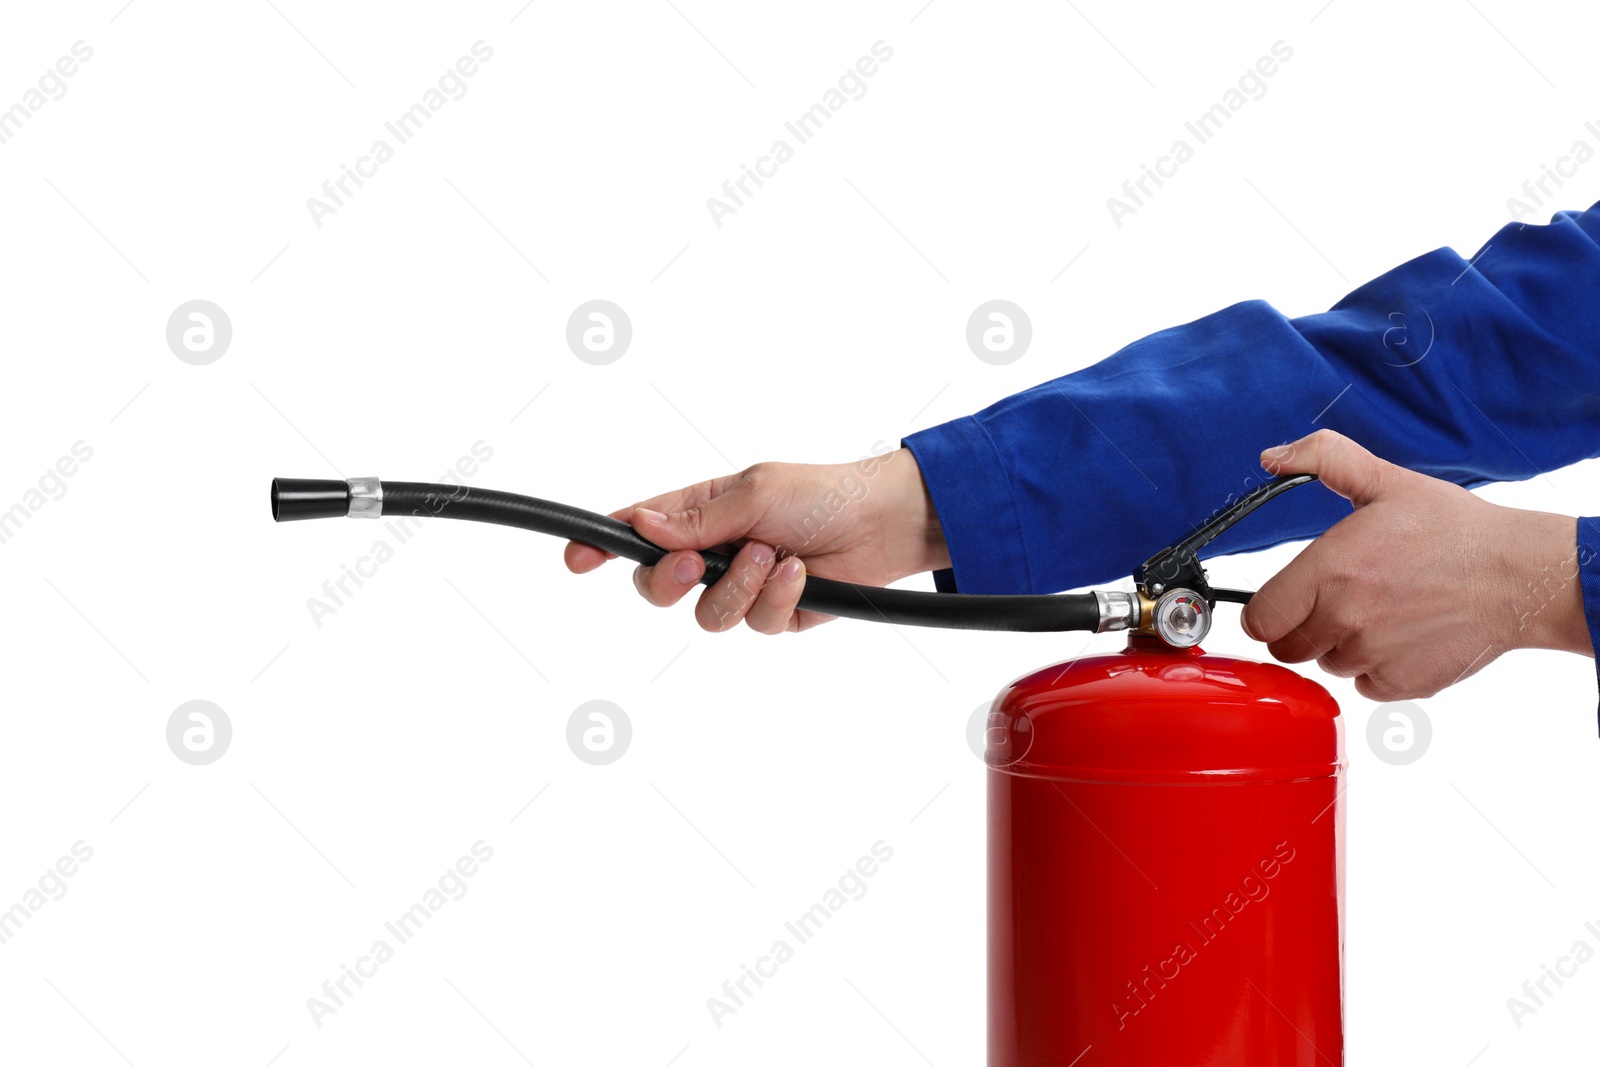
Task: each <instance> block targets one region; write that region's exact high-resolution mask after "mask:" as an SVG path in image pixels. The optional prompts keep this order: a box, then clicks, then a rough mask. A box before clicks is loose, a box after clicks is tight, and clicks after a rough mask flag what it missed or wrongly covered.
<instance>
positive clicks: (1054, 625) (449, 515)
mask: <svg viewBox="0 0 1600 1067" xmlns="http://www.w3.org/2000/svg"><path fill="white" fill-rule="evenodd" d="M382 485H383V514H384V516H385V517H388V516H393V515H415V516H418V517H419V518H428V517H434V518H445V519H465V520H468V521H471V522H488V523H494V524H496V525H499V526H514V527H516V528H517V529H519V530H532V531H534V532H535V533H542V534H549V535H551V536H553V537H561V538H565V539H566V540H569V541H577V542H580V543H582V544H586V545H593V546H594V547H595V548H599V549H603V550H605V551H607V552H612V553H615V554H616V555H618V556H621V557H622V558H624V559H630V560H633V561H634V562H636V563H643V564H646V565H649V564H653V563H655V562H656V561H657V560H659V559H660V558H661V557H662V556H664V555H666V554H667V550H666V549H664V548H662V547H661V546H659V545H656V544H654V543H652V542H650V541H647V540H645V539H644V538H643V537H640V536H639V535H638V534H637V533H636V532H634V529H633V527H632V526H629V525H628V524H627V523H625V522H622V521H621V520H618V519H613V518H609V517H607V516H605V515H597V514H595V513H594V512H592V511H584V510H583V509H582V508H575V507H570V506H568V505H566V504H557V503H555V502H553V501H549V500H540V499H538V498H537V497H531V496H519V495H518V494H516V493H502V492H499V491H497V490H494V489H477V488H472V487H469V486H460V485H443V484H437V483H432V482H390V481H385V482H383V483H382ZM335 486H336V487H338V489H339V490H341V491H342V492H343V493H344V496H343V500H344V506H341V507H340V508H339V509H338V510H337V512H335V511H333V510H331V509H330V506H329V504H328V501H327V499H326V497H325V496H323V495H322V493H323V492H328V491H331V490H332V489H333V487H335ZM348 502H349V491H348V487H347V486H346V484H345V483H344V482H333V481H326V482H317V481H309V482H308V481H301V480H297V479H288V478H280V479H275V480H274V481H273V483H272V517H273V519H274V520H276V521H279V522H283V521H287V520H291V519H302V518H306V519H310V518H324V517H328V516H330V515H333V514H340V515H343V514H345V513H346V510H347V507H348ZM700 557H701V558H702V559H704V560H705V564H706V572H705V575H704V577H702V578H701V579H700V580H701V582H702V583H703V584H706V585H709V584H711V583H712V582H715V581H716V580H717V579H718V578H721V577H722V576H723V575H724V574H726V573H727V570H728V564H729V563H730V562H731V560H730V559H729V557H728V556H725V555H723V554H722V553H720V552H701V553H700ZM800 607H801V608H803V609H805V610H806V611H815V612H818V613H820V614H823V615H837V616H840V617H841V618H847V619H861V620H863V621H866V622H888V623H897V624H901V625H906V626H938V627H944V628H947V629H955V630H1010V631H1020V632H1025V633H1048V632H1055V631H1060V630H1089V631H1093V630H1095V629H1097V628H1098V627H1099V624H1100V607H1099V604H1098V603H1097V602H1096V600H1095V597H1094V594H1093V593H1070V594H1062V595H1058V596H989V595H975V594H968V593H928V592H920V591H916V590H907V589H882V588H879V587H877V586H870V585H855V584H852V583H850V582H838V581H834V580H832V579H829V578H817V577H812V576H808V577H807V578H806V584H805V591H804V592H803V593H802V594H801V596H800Z"/></svg>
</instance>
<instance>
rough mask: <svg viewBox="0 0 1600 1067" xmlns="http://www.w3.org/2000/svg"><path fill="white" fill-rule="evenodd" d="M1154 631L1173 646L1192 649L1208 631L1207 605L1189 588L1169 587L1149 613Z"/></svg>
mask: <svg viewBox="0 0 1600 1067" xmlns="http://www.w3.org/2000/svg"><path fill="white" fill-rule="evenodd" d="M1151 615H1152V621H1153V622H1154V624H1155V630H1156V634H1157V635H1158V636H1159V637H1160V638H1161V640H1163V641H1165V642H1166V643H1167V644H1169V645H1171V646H1172V647H1173V648H1193V647H1194V646H1195V645H1198V644H1199V643H1200V642H1201V641H1203V640H1205V636H1206V634H1208V633H1210V632H1211V605H1210V604H1207V603H1206V600H1205V597H1203V596H1201V595H1200V594H1199V593H1196V592H1195V591H1194V590H1193V589H1169V590H1167V591H1166V592H1165V593H1163V594H1162V595H1161V599H1160V600H1157V601H1156V606H1155V610H1154V611H1153V612H1151Z"/></svg>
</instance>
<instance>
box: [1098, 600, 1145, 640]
mask: <svg viewBox="0 0 1600 1067" xmlns="http://www.w3.org/2000/svg"><path fill="white" fill-rule="evenodd" d="M1094 599H1095V603H1096V604H1098V605H1099V606H1100V625H1099V626H1097V627H1095V631H1094V632H1095V633H1097V634H1103V633H1107V632H1109V631H1112V630H1132V629H1135V628H1137V627H1138V625H1139V597H1138V594H1136V593H1116V592H1105V591H1103V590H1100V589H1096V590H1095V591H1094Z"/></svg>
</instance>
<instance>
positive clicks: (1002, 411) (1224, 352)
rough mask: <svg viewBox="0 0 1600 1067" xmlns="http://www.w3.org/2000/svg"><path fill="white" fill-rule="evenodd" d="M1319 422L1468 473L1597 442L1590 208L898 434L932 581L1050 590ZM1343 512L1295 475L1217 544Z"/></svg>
mask: <svg viewBox="0 0 1600 1067" xmlns="http://www.w3.org/2000/svg"><path fill="white" fill-rule="evenodd" d="M1321 427H1330V428H1332V429H1335V430H1338V431H1339V432H1340V433H1343V434H1344V435H1345V436H1347V437H1350V438H1352V439H1354V440H1356V441H1358V442H1360V443H1361V444H1362V445H1364V446H1365V447H1367V448H1368V449H1370V450H1371V451H1373V452H1374V453H1376V454H1377V455H1379V456H1382V457H1383V458H1385V459H1388V460H1391V461H1392V462H1395V463H1398V464H1400V465H1402V466H1405V467H1409V468H1411V469H1413V470H1418V471H1422V472H1424V473H1426V474H1430V475H1433V476H1435V477H1438V478H1444V479H1447V480H1449V481H1452V482H1456V483H1458V484H1461V485H1467V486H1473V485H1480V484H1483V483H1485V482H1491V481H1505V480H1513V479H1522V478H1528V477H1531V476H1533V475H1534V474H1537V473H1540V472H1543V471H1548V470H1552V469H1554V468H1557V467H1561V466H1565V465H1566V464H1569V463H1573V462H1576V461H1578V460H1581V459H1586V458H1589V457H1592V456H1595V455H1597V454H1600V205H1597V206H1596V207H1592V208H1590V209H1589V210H1588V211H1586V212H1582V213H1578V212H1562V213H1560V214H1558V215H1556V216H1555V217H1554V218H1553V219H1552V220H1551V222H1550V223H1549V224H1548V225H1544V226H1535V225H1525V224H1517V223H1513V224H1511V225H1508V226H1506V227H1504V228H1503V229H1501V230H1500V231H1499V232H1498V233H1497V234H1495V235H1494V237H1493V238H1492V239H1491V240H1490V241H1489V242H1488V243H1487V244H1485V245H1484V246H1483V248H1482V249H1480V250H1479V252H1478V254H1477V255H1475V256H1473V257H1472V259H1471V260H1470V261H1469V260H1465V259H1463V258H1461V256H1459V255H1458V254H1456V253H1455V252H1453V251H1451V250H1450V249H1439V250H1437V251H1434V252H1430V253H1428V254H1427V255H1424V256H1421V257H1419V258H1417V259H1414V260H1412V261H1410V262H1409V263H1406V264H1404V265H1402V266H1400V267H1397V268H1395V269H1394V270H1392V271H1390V272H1388V273H1387V274H1384V275H1382V276H1381V277H1379V278H1376V279H1374V280H1372V281H1370V282H1368V283H1367V284H1365V285H1363V286H1361V287H1360V288H1359V289H1357V290H1355V291H1354V292H1353V293H1351V294H1350V295H1349V296H1347V297H1345V298H1344V299H1343V300H1341V301H1340V302H1339V303H1338V304H1336V305H1335V306H1334V307H1333V308H1332V309H1331V310H1329V311H1327V312H1324V313H1322V314H1318V315H1308V316H1305V317H1303V318H1297V319H1289V318H1286V317H1285V316H1283V315H1282V314H1280V313H1279V312H1277V311H1275V310H1273V309H1272V308H1271V307H1269V306H1268V305H1267V304H1265V303H1262V302H1260V301H1252V302H1248V303H1243V304H1236V305H1234V306H1233V307H1230V308H1227V309H1225V310H1223V311H1219V312H1217V313H1215V314H1213V315H1209V316H1207V317H1205V318H1203V319H1199V320H1198V321H1195V322H1191V323H1188V324H1187V325H1184V326H1178V327H1175V328H1173V329H1169V330H1163V331H1161V332H1160V333H1156V334H1152V335H1150V336H1149V337H1146V338H1144V339H1143V340H1140V341H1135V342H1134V343H1133V344H1131V345H1129V346H1127V347H1126V348H1124V349H1122V350H1121V351H1119V352H1117V353H1116V354H1114V355H1112V356H1110V357H1109V358H1107V359H1105V360H1102V361H1101V362H1099V363H1097V364H1095V365H1094V366H1092V367H1089V368H1087V369H1085V370H1082V371H1079V372H1078V373H1075V374H1069V375H1066V376H1065V377H1062V378H1057V379H1055V380H1054V381H1051V382H1046V383H1045V384H1043V385H1040V386H1037V387H1035V388H1033V389H1029V390H1027V391H1026V392H1022V393H1018V394H1017V395H1015V396H1012V397H1008V398H1007V399H1005V400H1002V401H1000V402H999V403H997V404H995V405H993V406H992V407H989V408H986V409H984V410H983V411H980V412H978V413H977V414H976V415H971V416H968V417H966V418H961V419H956V420H955V421H953V422H948V423H945V424H944V425H942V426H936V427H934V428H932V429H929V430H924V431H921V432H919V433H916V434H913V435H912V436H910V437H908V438H907V439H906V440H905V444H906V446H907V447H909V448H910V449H911V451H912V452H913V453H914V454H915V456H916V458H917V462H918V464H919V465H920V466H921V468H922V473H923V477H924V479H925V480H926V482H927V485H928V489H929V492H930V494H931V495H932V497H933V502H934V507H935V509H936V510H937V511H938V513H939V518H940V521H941V522H942V523H943V525H944V530H945V536H946V538H947V540H948V542H949V546H950V557H951V560H952V561H953V564H954V567H953V574H952V573H951V572H944V573H942V574H941V575H939V576H937V580H938V584H939V588H941V589H945V590H952V589H955V588H957V587H959V588H960V590H961V591H962V592H970V593H1050V592H1056V591H1059V590H1062V589H1070V588H1078V587H1082V586H1086V585H1091V584H1095V583H1102V582H1107V581H1112V580H1115V579H1118V578H1122V577H1125V576H1126V575H1127V574H1128V573H1129V572H1130V571H1131V570H1132V568H1133V567H1134V566H1135V565H1136V564H1137V563H1139V562H1140V561H1141V560H1143V559H1144V558H1145V557H1146V556H1148V555H1150V554H1151V553H1153V552H1155V551H1156V550H1157V549H1160V548H1162V547H1163V546H1165V545H1167V544H1169V543H1170V542H1172V541H1174V540H1176V539H1177V538H1178V537H1180V536H1181V535H1182V534H1184V533H1185V532H1187V531H1188V530H1189V529H1190V528H1191V524H1193V523H1197V522H1199V521H1200V520H1202V519H1204V518H1205V517H1207V516H1208V515H1210V514H1211V513H1212V512H1213V511H1214V510H1215V509H1216V508H1217V507H1218V506H1219V505H1221V504H1222V503H1224V502H1225V501H1226V500H1228V499H1229V498H1230V497H1232V496H1236V495H1238V494H1239V493H1240V492H1243V491H1245V490H1247V489H1249V488H1250V487H1252V486H1254V485H1255V484H1257V483H1258V482H1259V481H1260V480H1261V479H1262V478H1263V477H1264V475H1263V474H1262V472H1261V468H1260V466H1259V464H1258V463H1257V458H1258V456H1259V454H1260V452H1261V450H1262V449H1263V448H1267V447H1270V446H1272V445H1276V444H1282V443H1284V442H1287V441H1291V440H1295V439H1297V438H1300V437H1302V436H1304V435H1305V434H1307V433H1310V432H1311V431H1312V430H1314V429H1318V428H1321ZM1349 511H1350V507H1349V504H1348V503H1346V502H1345V501H1344V500H1342V499H1340V498H1339V497H1337V496H1335V495H1334V494H1333V493H1332V492H1330V491H1328V490H1327V489H1324V488H1323V487H1321V486H1307V487H1305V488H1302V489H1297V490H1295V491H1294V492H1292V493H1289V494H1287V495H1285V496H1284V497H1282V498H1280V499H1279V500H1275V501H1273V503H1272V504H1271V505H1269V506H1268V507H1265V508H1262V509H1261V510H1260V511H1258V512H1256V513H1255V514H1253V515H1251V516H1250V517H1249V518H1248V519H1246V520H1244V521H1243V522H1242V523H1240V524H1239V525H1238V526H1236V527H1234V529H1233V530H1231V531H1229V532H1228V533H1227V534H1224V535H1223V536H1222V537H1220V538H1218V539H1217V541H1216V542H1214V543H1213V544H1212V545H1211V547H1210V550H1209V553H1210V554H1214V555H1221V554H1225V553H1230V552H1241V551H1252V550H1256V549H1261V548H1267V547H1269V546H1271V545H1275V544H1279V543H1281V542H1284V541H1291V540H1297V539H1303V538H1310V537H1315V536H1316V535H1317V534H1320V533H1321V532H1322V531H1323V530H1325V529H1327V528H1328V527H1329V526H1331V525H1333V524H1334V523H1335V522H1337V521H1338V520H1339V519H1340V518H1343V517H1344V516H1345V515H1348V514H1349ZM1585 573H1586V575H1587V573H1588V572H1585ZM1585 582H1586V584H1585V591H1586V597H1588V596H1589V595H1590V594H1589V590H1591V589H1593V588H1594V587H1595V586H1596V585H1600V578H1595V577H1593V576H1586V578H1585ZM1595 595H1596V596H1600V594H1595ZM1587 602H1588V601H1587V600H1586V603H1587ZM1592 610H1593V609H1592V608H1591V611H1592ZM1589 618H1590V622H1591V627H1592V626H1593V625H1594V624H1595V622H1596V621H1597V619H1596V616H1595V615H1594V614H1591V615H1590V617H1589Z"/></svg>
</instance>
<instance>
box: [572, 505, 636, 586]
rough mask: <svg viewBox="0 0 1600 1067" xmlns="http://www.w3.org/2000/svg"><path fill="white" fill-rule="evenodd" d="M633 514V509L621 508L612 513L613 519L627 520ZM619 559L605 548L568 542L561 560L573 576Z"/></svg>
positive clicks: (586, 572)
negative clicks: (608, 561)
mask: <svg viewBox="0 0 1600 1067" xmlns="http://www.w3.org/2000/svg"><path fill="white" fill-rule="evenodd" d="M631 514H633V508H632V507H626V508H621V509H619V510H617V511H613V512H612V513H611V518H613V519H626V518H627V517H628V516H629V515H631ZM616 558H617V554H616V553H615V552H607V551H606V550H605V549H603V548H596V547H594V546H593V545H586V544H583V543H581V542H579V541H568V542H567V547H566V549H565V550H563V551H562V553H561V560H562V562H563V563H565V564H566V565H567V570H569V571H571V572H572V573H573V574H588V573H589V572H590V571H592V570H594V569H595V568H596V567H598V566H600V565H601V564H602V563H605V562H606V561H607V560H613V559H616Z"/></svg>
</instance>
